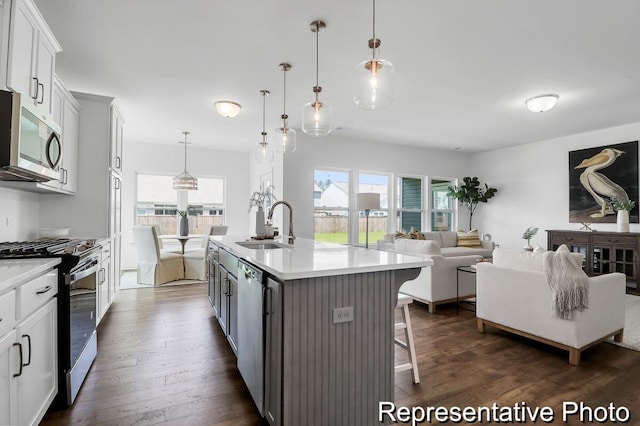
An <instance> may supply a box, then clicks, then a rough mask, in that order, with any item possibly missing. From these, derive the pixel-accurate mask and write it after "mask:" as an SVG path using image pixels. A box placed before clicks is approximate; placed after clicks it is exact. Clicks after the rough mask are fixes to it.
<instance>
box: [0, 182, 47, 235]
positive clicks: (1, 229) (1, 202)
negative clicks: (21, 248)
mask: <svg viewBox="0 0 640 426" xmlns="http://www.w3.org/2000/svg"><path fill="white" fill-rule="evenodd" d="M7 220H8V222H9V223H8V226H7ZM39 228H40V199H39V196H38V194H36V193H31V192H25V191H19V190H14V189H8V188H0V241H18V240H20V241H25V240H33V239H35V238H38V236H39V235H38V230H39Z"/></svg>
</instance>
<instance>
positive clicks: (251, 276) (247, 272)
mask: <svg viewBox="0 0 640 426" xmlns="http://www.w3.org/2000/svg"><path fill="white" fill-rule="evenodd" d="M240 268H241V269H242V273H243V274H244V277H245V278H246V279H248V280H255V279H256V277H257V275H258V273H257V272H256V271H254V270H253V269H251V268H250V267H248V266H247V265H245V264H244V263H241V264H240Z"/></svg>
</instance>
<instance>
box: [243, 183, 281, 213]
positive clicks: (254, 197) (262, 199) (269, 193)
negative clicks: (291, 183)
mask: <svg viewBox="0 0 640 426" xmlns="http://www.w3.org/2000/svg"><path fill="white" fill-rule="evenodd" d="M275 189H276V188H275V186H273V185H269V186H267V188H266V189H265V190H264V191H262V192H261V191H254V192H253V194H251V198H249V211H251V208H252V207H258V208H264V207H265V203H267V202H269V203H273V202H274V201H278V199H277V198H276V196H275V195H273V192H274V191H275Z"/></svg>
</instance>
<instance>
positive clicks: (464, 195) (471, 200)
mask: <svg viewBox="0 0 640 426" xmlns="http://www.w3.org/2000/svg"><path fill="white" fill-rule="evenodd" d="M462 181H463V182H464V183H463V184H462V185H460V186H449V187H447V189H448V190H449V191H448V192H447V197H453V198H455V199H457V200H458V202H460V204H462V205H463V206H465V207H466V208H468V209H469V229H471V223H472V221H473V213H474V212H475V211H476V208H478V204H479V203H486V202H487V201H488V200H489V198H492V197H493V196H495V195H496V192H498V190H497V189H496V188H489V185H487V184H486V183H485V184H484V188H482V187H481V186H480V180H478V178H477V177H475V176H474V177H469V176H465V177H464V178H462Z"/></svg>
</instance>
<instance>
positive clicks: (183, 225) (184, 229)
mask: <svg viewBox="0 0 640 426" xmlns="http://www.w3.org/2000/svg"><path fill="white" fill-rule="evenodd" d="M178 224H179V226H178V235H179V236H181V237H186V236H187V235H189V219H188V218H186V217H184V216H180V221H179V223H178Z"/></svg>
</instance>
